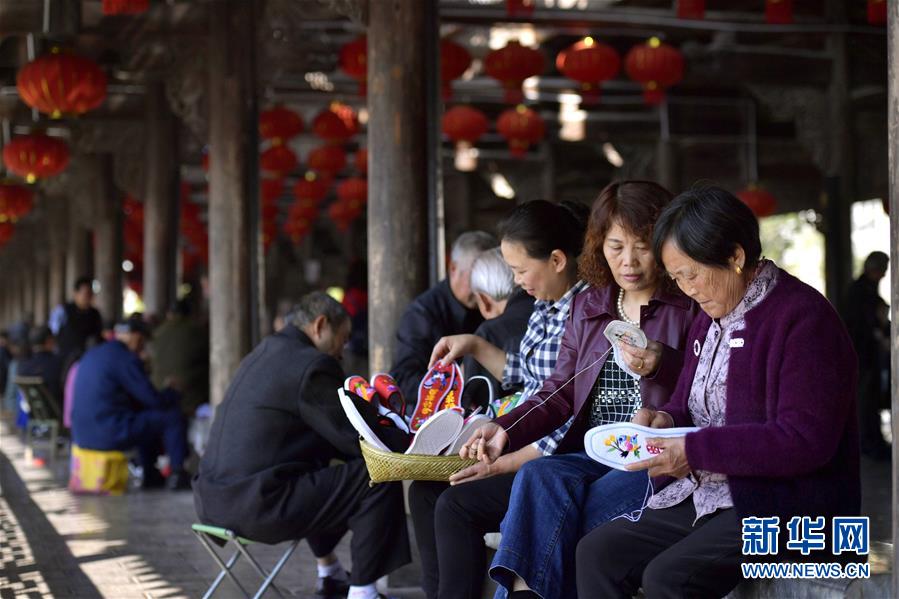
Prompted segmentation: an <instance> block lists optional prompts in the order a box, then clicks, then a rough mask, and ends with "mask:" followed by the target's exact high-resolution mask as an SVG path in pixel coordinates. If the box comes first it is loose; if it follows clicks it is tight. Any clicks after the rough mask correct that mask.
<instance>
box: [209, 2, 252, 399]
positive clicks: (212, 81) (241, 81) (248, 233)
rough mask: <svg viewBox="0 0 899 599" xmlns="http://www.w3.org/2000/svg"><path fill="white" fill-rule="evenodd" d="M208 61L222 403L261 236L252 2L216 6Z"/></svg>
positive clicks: (214, 381)
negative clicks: (259, 232)
mask: <svg viewBox="0 0 899 599" xmlns="http://www.w3.org/2000/svg"><path fill="white" fill-rule="evenodd" d="M211 8H212V10H210V11H209V13H210V20H211V23H210V25H211V31H210V47H211V48H213V49H214V51H212V52H210V59H209V99H210V102H209V109H210V119H209V122H210V139H209V148H210V151H209V154H210V155H209V165H210V169H209V174H210V179H209V245H210V247H209V249H210V251H209V291H210V293H209V295H210V303H209V308H210V310H209V311H210V315H209V325H210V326H209V329H210V346H211V355H210V400H211V402H212V404H213V405H218V404H219V403H221V401H222V399H224V396H225V390H226V389H227V387H228V384H229V383H230V381H231V376H232V375H233V374H234V371H235V370H236V369H237V366H238V365H239V364H240V361H241V359H242V358H243V357H244V355H246V354H247V352H248V351H249V350H250V347H251V339H252V336H253V329H254V328H255V327H258V321H257V315H258V312H257V311H256V310H254V309H253V306H254V303H256V301H255V299H254V293H253V292H254V291H255V287H256V285H255V281H256V280H257V279H256V276H255V275H257V273H258V271H257V269H256V265H255V260H257V259H258V256H259V254H260V252H261V250H260V247H259V246H260V242H261V240H260V238H259V234H258V231H259V189H258V181H259V172H258V162H257V161H258V110H257V106H256V96H255V94H256V86H255V79H256V77H255V47H256V46H255V26H256V10H255V3H254V2H248V1H246V0H223V1H221V2H217V3H215V4H214V5H212V6H211Z"/></svg>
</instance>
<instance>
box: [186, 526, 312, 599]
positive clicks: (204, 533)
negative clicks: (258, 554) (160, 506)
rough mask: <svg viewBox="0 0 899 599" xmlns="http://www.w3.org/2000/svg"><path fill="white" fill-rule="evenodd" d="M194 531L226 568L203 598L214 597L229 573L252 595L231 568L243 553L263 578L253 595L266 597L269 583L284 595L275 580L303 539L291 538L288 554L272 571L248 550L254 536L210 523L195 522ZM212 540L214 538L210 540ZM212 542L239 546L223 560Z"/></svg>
mask: <svg viewBox="0 0 899 599" xmlns="http://www.w3.org/2000/svg"><path fill="white" fill-rule="evenodd" d="M191 529H193V532H194V534H195V535H196V536H197V539H199V541H200V543H202V545H203V547H205V548H206V550H207V551H208V552H209V555H211V556H212V559H214V560H215V563H217V564H218V565H219V567H220V568H221V569H222V571H221V572H219V574H218V576H216V577H215V580H213V581H212V585H211V586H210V587H209V589H208V590H207V591H206V594H205V595H203V599H209V597H212V595H213V593H215V590H216V589H217V588H218V586H219V584H221V582H222V580H223V579H224V578H225V576H227V577H228V578H230V579H231V582H233V583H234V585H235V586H236V587H237V588H238V589H240V591H241V592H242V593H243V594H244V597H249V596H250V594H249V593H247V591H246V590H245V589H244V588H243V585H241V584H240V582H238V581H237V577H235V576H234V573H233V572H232V571H231V568H233V567H234V564H236V563H237V560H238V558H240V556H241V555H243V556H244V557H246V558H247V560H248V561H249V562H250V565H252V566H253V569H254V570H256V572H257V573H258V574H259V576H261V577H262V578H263V582H262V586H260V587H259V589H258V590H257V591H256V594H254V595H253V599H258V598H259V597H262V595H263V593H265V591H266V590H268V588H269V587H271V588H272V590H273V591H275V593H276V594H277V595H278V596H279V597H283V596H284V595H282V594H281V591H279V590H278V587H276V586H275V584H274V580H275V577H276V576H278V573H279V572H280V571H281V568H283V567H284V564H286V563H287V560H289V559H290V556H291V554H292V553H293V552H294V550H295V549H296V548H297V545H299V543H300V540H299V539H297V540H295V541H291V542H290V545H288V547H287V550H286V551H284V554H283V555H282V556H281V558H280V559H279V560H278V563H276V564H275V567H274V568H272V571H271V573H268V572H266V571H265V569H264V568H263V567H262V566H260V565H259V562H257V561H256V560H255V559H253V556H252V555H250V552H249V551H248V550H247V546H249V545H253V544H254V543H255V541H251V540H250V539H245V538H243V537H239V536H237V535H236V534H235V533H234V531H231V530H228V529H227V528H219V527H218V526H207V525H206V524H193V525H192V526H191ZM210 541H211V542H210ZM212 543H215V544H216V545H219V546H220V547H227V546H228V545H233V546H234V547H235V549H236V550H235V551H234V553H233V554H232V555H231V557H230V558H229V559H228V561H227V562H224V561H222V558H221V556H220V555H219V554H218V552H217V551H216V550H215V549H214V548H213V547H212Z"/></svg>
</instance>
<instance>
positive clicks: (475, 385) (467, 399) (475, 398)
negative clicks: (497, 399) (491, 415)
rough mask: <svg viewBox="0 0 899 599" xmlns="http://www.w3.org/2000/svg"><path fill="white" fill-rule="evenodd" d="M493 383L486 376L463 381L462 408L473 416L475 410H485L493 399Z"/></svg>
mask: <svg viewBox="0 0 899 599" xmlns="http://www.w3.org/2000/svg"><path fill="white" fill-rule="evenodd" d="M494 395H495V394H494V391H493V383H491V382H490V379H488V378H487V377H486V376H473V377H471V378H469V379H468V380H467V381H465V391H464V393H462V406H463V407H464V408H465V409H466V410H468V411H469V414H473V413H474V412H475V410H476V409H478V408H481V409H482V410H487V409H488V408H489V407H490V406H491V405H492V404H493V399H494Z"/></svg>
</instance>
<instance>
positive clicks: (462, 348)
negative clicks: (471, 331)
mask: <svg viewBox="0 0 899 599" xmlns="http://www.w3.org/2000/svg"><path fill="white" fill-rule="evenodd" d="M478 339H480V337H478V336H477V335H450V336H449V337H441V339H440V341H438V342H437V345H435V346H434V349H433V350H432V351H431V359H430V361H428V368H429V369H430V368H433V367H434V364H436V363H437V361H438V360H440V361H442V362H443V363H444V364H449V363H451V362H455V361H456V360H458V359H459V358H461V357H463V356H467V355H468V354H470V353H473V352H474V348H475V346H476V345H477V342H478Z"/></svg>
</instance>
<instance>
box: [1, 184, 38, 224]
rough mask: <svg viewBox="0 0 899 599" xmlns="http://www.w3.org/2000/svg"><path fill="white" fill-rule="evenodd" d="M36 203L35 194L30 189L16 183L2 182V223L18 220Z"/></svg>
mask: <svg viewBox="0 0 899 599" xmlns="http://www.w3.org/2000/svg"><path fill="white" fill-rule="evenodd" d="M33 205H34V194H33V193H32V192H31V190H30V189H28V188H27V187H25V186H23V185H17V184H15V183H0V223H5V222H13V223H14V222H16V221H17V220H19V219H20V218H22V217H23V216H25V215H26V214H28V213H29V212H31V208H32V207H33Z"/></svg>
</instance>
